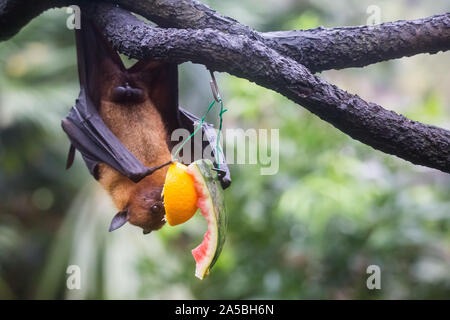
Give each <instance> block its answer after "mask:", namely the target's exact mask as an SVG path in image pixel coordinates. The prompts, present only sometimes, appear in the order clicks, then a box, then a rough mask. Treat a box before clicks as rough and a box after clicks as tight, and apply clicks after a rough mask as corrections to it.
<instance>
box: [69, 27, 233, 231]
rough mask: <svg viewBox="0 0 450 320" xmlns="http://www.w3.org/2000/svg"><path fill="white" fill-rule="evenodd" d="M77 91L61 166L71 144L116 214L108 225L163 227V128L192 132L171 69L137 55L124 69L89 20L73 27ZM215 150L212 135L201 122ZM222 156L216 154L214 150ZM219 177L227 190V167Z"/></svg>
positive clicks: (166, 158) (166, 154) (166, 139)
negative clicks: (79, 28)
mask: <svg viewBox="0 0 450 320" xmlns="http://www.w3.org/2000/svg"><path fill="white" fill-rule="evenodd" d="M76 40H77V54H78V69H79V76H80V86H81V92H80V96H79V98H78V100H77V104H76V105H75V106H74V107H73V108H72V110H71V112H70V114H69V116H68V117H67V118H66V119H64V120H63V122H62V126H63V129H64V131H66V133H67V135H68V136H69V138H70V140H71V142H72V148H71V152H70V153H69V162H68V166H69V167H70V164H71V162H72V161H73V155H74V151H75V148H76V149H78V150H79V151H80V152H81V153H82V155H83V158H84V160H85V162H86V164H87V166H88V168H89V170H90V171H91V173H92V174H93V176H94V177H95V178H96V179H98V180H99V182H100V184H101V185H102V186H103V187H104V188H105V190H106V191H107V192H108V193H109V195H110V196H111V198H112V200H113V202H114V204H115V206H116V207H117V208H118V210H119V213H117V214H116V215H115V217H114V218H113V221H112V223H111V227H110V230H115V229H117V228H118V227H120V226H122V225H123V224H124V223H125V222H127V221H129V222H130V223H131V224H134V225H137V226H140V227H142V228H143V230H144V233H148V232H150V231H152V230H157V229H159V228H161V227H162V226H163V225H164V214H165V212H164V205H163V202H162V198H161V191H162V188H163V185H164V181H165V175H166V172H167V166H166V165H167V164H168V163H170V161H171V153H170V148H171V146H172V145H173V143H172V142H171V141H170V133H171V132H172V131H173V130H174V129H176V128H178V127H183V128H186V129H188V130H190V131H191V132H192V130H193V128H194V122H195V121H196V120H198V119H197V118H196V117H195V116H193V115H192V114H190V113H188V112H187V111H185V110H183V109H181V108H179V107H178V71H177V66H176V65H173V64H168V63H164V62H160V61H155V60H141V61H139V62H137V63H136V64H135V65H134V66H132V67H131V68H129V69H127V68H125V67H124V65H123V63H122V61H121V59H120V57H119V55H118V54H117V52H115V51H114V50H113V49H112V48H111V46H110V45H109V43H108V42H107V41H106V39H105V38H104V37H103V35H102V34H101V33H100V31H99V30H98V29H97V28H96V27H95V25H94V23H93V22H91V21H89V20H87V19H86V20H82V28H81V30H77V31H76ZM202 131H203V133H204V134H205V135H206V136H207V137H208V141H206V142H204V143H203V144H202V145H201V146H200V147H202V148H203V149H204V148H205V147H206V146H208V145H210V146H211V147H212V151H213V153H214V154H215V153H216V152H218V151H217V150H216V149H215V143H214V142H215V133H214V132H213V131H211V130H210V127H209V126H208V125H204V126H203V130H202ZM219 155H220V157H221V158H222V159H223V155H222V154H219ZM222 168H224V169H225V170H226V175H225V177H224V178H223V179H222V184H223V186H224V187H227V186H228V185H229V183H230V182H231V180H230V179H229V172H228V168H227V167H226V165H225V166H222Z"/></svg>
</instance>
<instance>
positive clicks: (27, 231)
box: [0, 0, 450, 299]
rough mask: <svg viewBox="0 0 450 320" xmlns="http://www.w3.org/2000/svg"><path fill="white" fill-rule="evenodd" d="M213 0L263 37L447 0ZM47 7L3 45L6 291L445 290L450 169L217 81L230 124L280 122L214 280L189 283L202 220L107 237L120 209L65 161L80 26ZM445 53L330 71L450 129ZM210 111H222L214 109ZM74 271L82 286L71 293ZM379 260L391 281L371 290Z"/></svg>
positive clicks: (212, 294) (0, 248)
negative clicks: (374, 145)
mask: <svg viewBox="0 0 450 320" xmlns="http://www.w3.org/2000/svg"><path fill="white" fill-rule="evenodd" d="M207 4H209V5H210V6H212V7H213V8H215V9H217V10H219V11H220V12H222V13H224V14H226V15H229V16H232V17H234V18H236V19H238V20H240V21H241V22H243V23H246V24H248V25H250V26H252V27H254V28H256V29H257V30H261V31H271V30H282V29H286V30H287V29H293V28H294V29H302V28H311V27H317V26H319V25H323V26H325V27H334V26H341V25H359V24H365V23H366V19H367V14H366V9H367V7H368V5H370V4H377V5H378V6H379V7H380V9H381V18H382V21H392V20H398V19H414V18H420V17H425V16H429V15H432V14H439V13H443V12H448V11H449V10H450V4H449V3H448V1H444V0H440V1H432V2H431V1H428V2H426V1H412V0H403V1H395V2H393V1H356V0H354V1H351V0H347V1H339V2H337V1H331V0H319V1H314V2H313V1H290V0H268V1H257V0H239V1H236V0H230V1H208V2H207ZM67 17H68V15H67V14H66V12H65V10H64V9H57V10H51V11H48V12H46V13H45V14H43V15H41V16H40V17H39V18H37V19H35V20H34V21H32V22H31V23H30V24H29V25H28V26H27V27H26V28H24V29H23V30H22V31H21V32H20V33H19V34H18V35H16V36H15V37H14V38H12V39H11V40H9V41H7V42H3V43H0V70H1V72H0V298H2V299H25V298H27V299H53V298H59V299H73V298H77V299H94V298H96V299H112V298H119V299H134V298H138V299H149V298H150V299H159V298H168V299H173V298H178V299H181V298H186V299H197V298H204V299H211V298H216V299H253V298H264V299H265V298H273V299H306V298H313V299H323V298H328V299H355V298H359V299H378V298H386V299H398V298H399V299H412V298H418V299H423V298H425V299H429V298H450V219H449V218H450V178H449V175H447V174H443V173H441V172H438V171H436V170H432V169H427V168H424V167H420V166H414V165H412V164H410V163H407V162H405V161H403V160H400V159H398V158H395V157H392V156H387V155H384V154H383V153H381V152H379V151H375V150H373V149H371V148H370V147H367V146H365V145H363V144H361V143H359V142H357V141H354V140H352V139H351V138H349V137H347V136H346V135H344V134H342V133H340V132H339V131H338V130H336V129H335V128H333V127H332V126H331V125H329V124H327V123H324V122H323V121H321V120H319V119H318V118H316V117H315V116H313V115H311V114H310V113H309V112H307V111H305V110H304V109H302V108H300V107H298V106H297V105H295V104H294V103H292V102H290V101H289V100H287V99H285V98H283V97H282V96H280V95H279V94H276V93H274V92H272V91H269V90H266V89H264V88H260V87H258V86H256V85H254V84H252V83H250V82H248V81H246V80H242V79H238V78H235V77H233V76H230V75H228V74H221V75H220V76H219V77H218V81H219V85H220V87H221V90H222V92H223V96H224V100H225V104H226V107H227V108H228V110H229V111H228V112H227V113H226V114H225V127H227V128H244V129H247V128H267V129H279V130H280V169H279V172H278V174H276V175H272V176H261V175H260V166H258V165H233V166H231V168H232V176H233V184H232V186H231V187H230V188H229V189H228V190H227V191H226V197H227V204H228V211H229V217H230V219H229V228H228V230H229V231H228V240H227V243H226V245H225V248H224V251H223V254H222V256H221V258H220V259H219V261H218V263H217V265H216V266H215V267H214V269H213V272H212V273H211V275H210V276H209V277H208V278H206V279H205V280H203V281H200V280H198V279H196V278H195V277H194V267H195V266H194V261H193V259H192V256H191V254H190V249H192V248H193V247H195V246H196V245H197V244H198V243H199V242H200V240H201V238H202V234H203V232H204V231H205V227H206V225H205V223H204V221H203V220H202V218H199V217H195V218H194V219H192V220H191V221H189V222H188V223H186V224H184V225H182V226H179V227H176V228H172V227H165V228H163V229H162V230H161V231H159V232H155V233H152V234H150V235H149V236H143V235H142V233H141V232H140V230H139V229H137V228H136V227H133V226H127V227H124V228H122V229H120V230H118V231H116V232H114V233H111V234H110V233H108V232H107V227H108V224H109V221H110V219H111V217H112V215H113V214H114V208H113V206H112V204H111V201H110V200H109V198H108V197H107V196H106V194H105V192H104V191H103V190H102V189H101V188H100V187H99V186H98V184H97V183H96V182H95V181H94V180H93V179H92V178H91V177H90V176H89V174H88V172H87V170H86V168H85V167H84V164H83V163H82V161H81V159H80V158H79V157H77V160H76V164H75V166H74V168H73V169H71V170H70V171H68V172H67V171H65V170H64V163H65V157H66V152H67V150H68V146H69V144H68V140H67V138H66V137H65V135H64V134H63V132H62V130H61V129H60V119H61V118H63V117H64V116H65V115H66V114H67V112H68V110H69V108H70V107H71V106H72V105H73V103H74V100H75V98H76V97H77V94H78V79H77V73H76V58H75V50H74V37H73V31H70V30H68V29H67V28H66V27H65V21H66V19H67ZM449 58H450V53H439V54H437V55H428V54H425V55H417V56H414V57H411V58H403V59H399V60H395V61H388V62H383V63H379V64H376V65H372V66H368V67H365V68H353V69H347V70H342V71H326V72H323V73H322V74H321V76H322V77H324V78H325V79H327V80H329V81H331V82H333V83H335V84H337V85H338V86H340V87H341V88H343V89H345V90H348V91H350V92H354V93H358V94H359V95H360V96H362V97H363V98H364V99H367V100H370V101H374V102H377V103H379V104H381V105H383V106H385V107H387V108H390V109H392V110H395V111H397V112H401V113H403V114H405V115H406V116H408V117H410V118H412V119H415V120H419V121H423V122H425V123H429V124H434V125H439V126H442V127H445V128H448V129H450V91H449V90H448V88H449V86H450V72H448V70H449V68H450V63H449V61H450V59H449ZM180 69H181V75H180V89H181V99H180V100H181V101H180V103H181V105H183V106H186V107H187V108H189V109H190V110H192V111H193V112H195V113H197V114H202V112H204V110H205V108H206V107H207V105H208V103H209V102H210V100H211V95H210V89H209V84H208V81H209V76H208V72H207V71H206V70H205V68H204V67H202V66H199V65H193V64H189V63H188V64H184V65H182V66H181V68H180ZM212 119H213V118H212ZM71 264H75V265H78V266H80V268H81V272H82V283H81V290H67V289H66V278H67V274H66V268H67V266H68V265H71ZM371 264H376V265H379V266H380V268H381V271H382V283H381V286H382V288H381V290H368V289H367V288H366V279H367V276H368V275H367V274H366V268H367V266H369V265H371Z"/></svg>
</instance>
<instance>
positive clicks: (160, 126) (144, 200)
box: [98, 60, 171, 232]
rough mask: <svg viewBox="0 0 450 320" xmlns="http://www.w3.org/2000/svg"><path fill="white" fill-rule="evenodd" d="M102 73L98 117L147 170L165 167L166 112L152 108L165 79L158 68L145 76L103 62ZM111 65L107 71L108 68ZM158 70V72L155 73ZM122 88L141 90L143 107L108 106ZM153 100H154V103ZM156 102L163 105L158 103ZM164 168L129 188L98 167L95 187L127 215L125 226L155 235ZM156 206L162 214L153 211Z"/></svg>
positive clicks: (124, 181) (136, 103)
mask: <svg viewBox="0 0 450 320" xmlns="http://www.w3.org/2000/svg"><path fill="white" fill-rule="evenodd" d="M102 64H105V65H104V66H103V68H100V69H103V70H108V72H105V73H104V74H103V75H100V76H101V77H102V78H104V79H103V80H102V81H101V82H100V83H103V86H102V88H101V89H100V92H98V96H99V101H98V102H99V103H98V105H99V106H100V108H99V113H100V115H101V117H102V119H103V121H104V122H105V124H106V125H107V126H108V128H109V129H110V130H111V131H112V132H113V133H114V134H115V135H116V136H117V137H118V138H119V140H120V141H121V142H122V143H123V145H124V146H126V147H127V148H128V149H129V150H130V151H131V152H132V153H133V154H134V156H135V157H136V158H137V159H139V160H140V161H141V162H142V163H143V164H144V165H146V166H147V167H155V166H159V165H161V164H163V163H166V162H168V161H170V159H171V154H170V151H169V148H168V145H167V143H166V142H167V135H168V134H167V132H168V129H167V123H165V122H164V121H163V117H162V114H161V113H162V112H161V111H162V110H164V108H165V107H166V106H164V105H158V106H155V103H154V102H153V99H152V97H151V96H153V97H155V92H153V91H154V90H155V87H157V84H158V81H160V80H161V79H160V78H158V77H157V75H159V77H160V76H164V69H163V67H161V66H159V67H158V63H156V62H154V63H150V64H148V65H147V67H146V68H143V69H144V70H143V71H144V72H129V71H128V70H126V71H123V70H118V69H117V68H116V67H115V66H114V65H113V63H112V61H109V60H105V61H104V62H102ZM109 64H110V65H109ZM160 69H161V70H160ZM125 83H127V84H129V85H131V86H132V87H133V88H138V89H141V90H142V101H134V102H130V103H117V102H116V101H113V94H112V92H113V90H114V89H115V88H116V87H117V86H123V85H124V84H125ZM154 100H158V99H157V98H154ZM161 101H164V99H162V100H161ZM167 168H168V167H167V166H166V167H163V168H161V169H159V170H157V171H156V172H154V173H153V174H151V175H149V176H147V177H145V178H144V179H143V180H141V181H140V182H139V183H134V182H132V181H131V180H130V179H128V178H127V177H126V176H124V175H122V174H120V173H119V172H118V171H116V170H114V169H113V168H111V167H110V166H108V165H106V164H103V163H101V164H100V165H99V171H98V173H99V182H100V183H101V185H102V186H103V187H104V188H105V190H106V191H107V192H108V193H109V194H110V196H111V197H112V199H113V202H114V204H115V206H116V207H117V208H118V209H119V210H120V211H122V210H127V211H128V215H129V222H130V223H131V224H134V225H137V226H140V227H142V228H143V229H144V231H147V232H148V231H151V230H156V229H159V228H160V227H161V226H162V225H163V224H164V221H163V218H164V207H163V205H162V199H161V191H162V187H163V185H164V180H165V176H166V172H167ZM154 205H158V206H160V207H161V210H160V211H158V212H155V210H153V211H152V207H153V206H154Z"/></svg>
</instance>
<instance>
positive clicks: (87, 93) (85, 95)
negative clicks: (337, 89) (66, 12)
mask: <svg viewBox="0 0 450 320" xmlns="http://www.w3.org/2000/svg"><path fill="white" fill-rule="evenodd" d="M75 38H76V44H77V59H78V74H79V78H80V88H81V90H80V94H79V96H78V99H77V101H76V104H75V106H74V107H72V109H71V110H70V113H69V115H68V116H67V117H66V118H65V119H63V120H62V127H63V130H64V131H65V132H66V134H67V136H68V137H69V139H70V141H71V143H72V145H71V147H70V151H69V157H68V161H67V167H68V168H69V167H70V166H71V165H72V162H73V158H74V155H75V149H76V150H78V151H79V152H80V153H81V155H82V156H83V159H84V161H85V162H86V166H87V167H88V169H89V171H90V172H91V174H92V175H93V176H94V177H95V178H96V179H98V178H99V177H98V172H97V167H98V164H99V163H106V164H108V165H109V166H111V167H112V168H114V169H116V170H117V171H119V172H120V173H122V174H123V175H125V176H127V177H128V178H130V179H131V180H132V181H134V182H138V181H140V180H141V179H143V178H144V177H146V176H147V175H149V174H151V173H152V172H154V171H155V170H157V169H159V168H160V167H162V166H164V165H167V164H168V163H165V164H162V165H161V166H158V167H155V168H148V167H146V166H145V165H144V164H142V163H141V162H140V161H139V160H138V159H137V158H136V157H135V156H134V155H133V154H132V153H131V152H130V151H129V150H128V149H127V148H126V147H125V146H124V145H123V144H122V143H121V142H120V140H119V139H118V138H117V137H116V136H115V135H114V134H113V133H112V132H111V130H110V129H109V128H108V127H107V126H106V124H105V123H104V122H103V120H102V118H101V116H100V114H99V113H98V109H97V107H96V105H97V104H98V103H99V101H100V98H101V97H100V96H99V94H100V93H99V91H100V88H99V87H100V85H99V83H97V82H99V80H98V73H99V72H101V69H100V67H99V65H100V64H101V63H103V62H104V61H106V60H108V61H110V62H111V63H110V65H111V66H114V67H117V68H118V69H120V70H125V67H124V65H123V63H122V61H121V60H120V57H119V56H118V54H117V52H115V51H114V50H113V49H112V47H111V46H110V45H109V43H108V42H107V41H106V39H105V38H104V37H103V35H102V34H101V33H100V31H99V30H98V29H97V27H96V26H95V25H94V23H93V22H92V21H90V20H89V19H87V18H84V17H83V19H82V28H81V29H79V30H76V31H75Z"/></svg>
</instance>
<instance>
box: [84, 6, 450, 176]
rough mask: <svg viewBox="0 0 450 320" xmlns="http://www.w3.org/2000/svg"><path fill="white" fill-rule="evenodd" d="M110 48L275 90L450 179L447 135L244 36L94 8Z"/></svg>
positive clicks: (343, 128)
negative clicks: (156, 23)
mask: <svg viewBox="0 0 450 320" xmlns="http://www.w3.org/2000/svg"><path fill="white" fill-rule="evenodd" d="M93 8H94V9H93V11H90V14H91V15H93V16H94V17H95V19H96V21H97V22H98V23H99V25H100V26H101V27H102V28H103V30H104V32H105V34H106V36H107V37H108V38H109V39H111V40H112V44H113V45H114V47H115V48H116V49H117V50H119V51H121V52H124V53H126V54H127V55H130V56H131V57H133V58H137V59H141V58H143V57H154V58H158V59H163V60H168V61H171V62H177V63H182V62H185V61H192V62H194V63H201V64H205V65H206V66H207V67H209V68H211V69H213V70H218V71H226V72H229V73H231V74H234V75H236V76H238V77H243V78H246V79H249V80H251V81H254V82H255V83H257V84H259V85H262V86H264V87H266V88H269V89H272V90H274V91H277V92H279V93H281V94H283V95H285V96H286V97H288V98H289V99H291V100H292V101H294V102H297V103H299V104H301V105H302V106H304V107H305V108H307V109H308V110H310V111H311V112H312V113H314V114H316V115H318V116H319V117H320V118H321V119H323V120H325V121H327V122H329V123H331V124H333V125H334V126H335V127H337V128H338V129H340V130H341V131H343V132H345V133H347V134H348V135H350V136H351V137H353V138H354V139H357V140H359V141H361V142H363V143H365V144H367V145H369V146H372V147H373V148H375V149H378V150H381V151H383V152H386V153H389V154H393V155H396V156H398V157H400V158H403V159H405V160H408V161H411V162H412V163H415V164H421V165H425V166H428V167H432V168H436V169H439V170H442V171H445V172H448V173H450V131H447V130H445V129H441V128H437V127H434V126H429V125H425V124H422V123H419V122H416V121H412V120H409V119H407V118H405V117H403V116H402V115H398V114H397V113H395V112H393V111H388V110H385V109H383V108H382V107H380V106H379V105H376V104H374V103H368V102H366V101H364V100H363V99H361V98H360V97H358V96H357V95H353V94H350V93H348V92H345V91H343V90H340V89H339V88H337V87H336V86H334V85H331V84H329V83H327V82H326V81H324V80H322V79H320V78H318V77H316V76H314V75H313V74H312V73H311V72H310V71H309V70H308V69H307V68H305V67H304V66H302V65H301V64H298V63H297V62H295V61H294V60H292V59H290V58H288V57H284V56H282V55H280V54H279V53H278V52H277V51H275V50H273V49H271V48H269V47H267V46H265V45H264V44H262V43H260V42H258V41H254V40H252V39H250V38H248V37H246V36H243V35H230V34H226V33H223V32H217V31H216V30H211V29H205V30H182V29H161V28H156V27H151V26H149V25H147V24H145V23H143V22H141V21H139V20H138V19H136V18H135V17H134V16H133V15H131V14H129V13H128V12H126V11H123V10H120V9H117V8H113V7H109V6H93Z"/></svg>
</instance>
